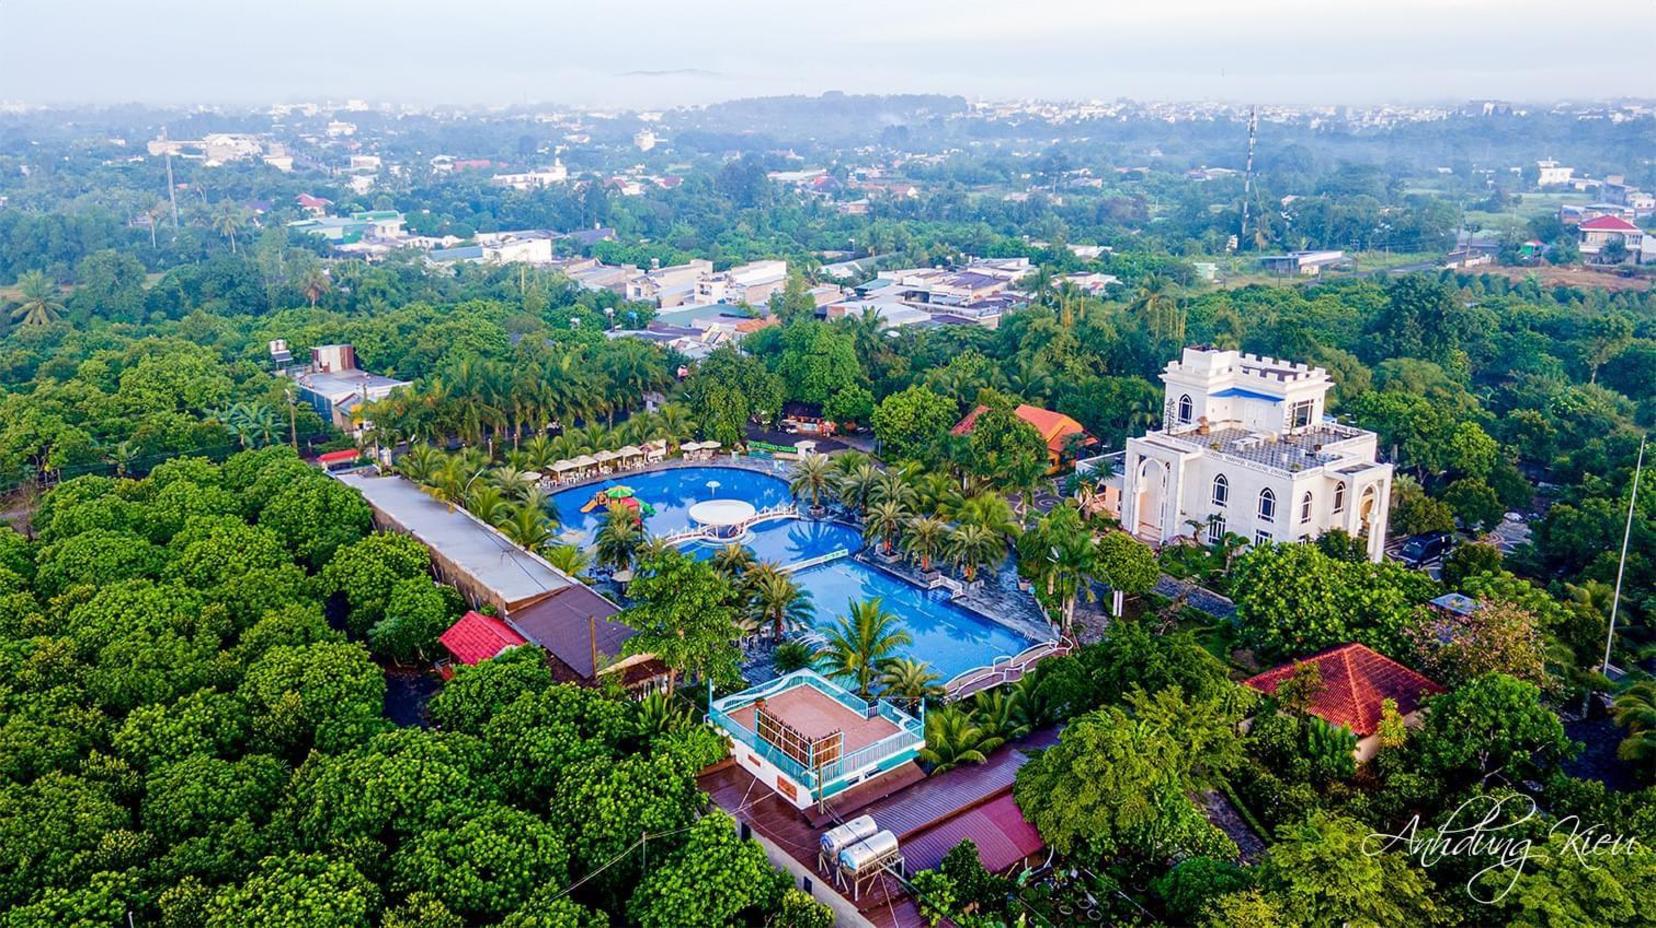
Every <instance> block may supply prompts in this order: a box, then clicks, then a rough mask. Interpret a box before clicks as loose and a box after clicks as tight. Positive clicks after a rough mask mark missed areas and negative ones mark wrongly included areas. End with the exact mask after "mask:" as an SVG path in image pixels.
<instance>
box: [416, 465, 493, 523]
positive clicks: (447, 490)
mask: <svg viewBox="0 0 1656 928" xmlns="http://www.w3.org/2000/svg"><path fill="white" fill-rule="evenodd" d="M481 473H482V468H481V467H479V466H476V465H475V463H474V461H473V460H472V459H471V458H469V457H468V456H467V455H465V454H463V453H462V454H451V455H448V456H447V457H445V458H443V462H442V464H440V465H439V466H438V467H437V470H436V471H434V472H432V473H431V474H430V475H429V476H428V477H427V478H426V481H425V484H426V492H428V493H430V494H431V495H432V496H435V497H437V498H438V499H440V500H442V501H443V502H445V503H448V505H449V508H450V509H453V508H454V507H455V506H458V505H460V504H462V503H463V502H464V501H465V499H466V496H467V494H468V493H469V492H470V490H471V485H472V481H474V480H476V479H477V477H478V476H479V474H481ZM468 508H469V507H468ZM473 515H476V513H473Z"/></svg>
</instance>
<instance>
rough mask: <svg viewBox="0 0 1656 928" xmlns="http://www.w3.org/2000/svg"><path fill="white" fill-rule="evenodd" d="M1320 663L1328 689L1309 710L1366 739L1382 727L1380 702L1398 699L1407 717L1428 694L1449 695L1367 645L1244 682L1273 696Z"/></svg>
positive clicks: (1341, 648) (1346, 647) (1323, 654)
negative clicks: (1304, 668) (1300, 670)
mask: <svg viewBox="0 0 1656 928" xmlns="http://www.w3.org/2000/svg"><path fill="white" fill-rule="evenodd" d="M1308 662H1309V663H1315V664H1316V665H1317V666H1318V667H1319V668H1320V669H1321V671H1322V681H1323V686H1322V689H1321V690H1319V691H1318V692H1317V694H1316V696H1315V697H1314V698H1313V699H1312V701H1311V705H1310V707H1309V708H1308V710H1307V711H1309V712H1310V713H1311V714H1312V715H1315V716H1316V717H1318V718H1320V719H1322V720H1323V721H1325V722H1328V723H1329V724H1331V725H1344V726H1346V727H1347V728H1349V729H1351V730H1352V731H1354V732H1356V733H1357V736H1358V737H1360V738H1363V737H1367V736H1369V735H1372V734H1374V732H1375V730H1376V729H1378V728H1379V727H1380V703H1381V702H1382V701H1383V700H1386V699H1395V700H1397V711H1398V712H1399V713H1401V714H1403V715H1408V714H1409V713H1411V712H1413V711H1415V710H1416V709H1419V708H1420V706H1421V704H1422V703H1424V702H1425V701H1426V697H1427V696H1432V695H1435V694H1437V693H1441V692H1443V687H1442V686H1440V685H1438V684H1437V683H1436V682H1435V681H1433V680H1432V679H1430V678H1428V677H1426V676H1424V675H1422V674H1419V673H1416V672H1415V671H1413V670H1410V669H1409V668H1407V667H1405V666H1403V665H1402V664H1399V663H1398V662H1396V661H1394V660H1392V659H1391V658H1389V657H1386V656H1385V655H1383V654H1380V653H1379V652H1376V651H1374V650H1372V649H1370V648H1368V647H1366V646H1364V645H1361V644H1355V643H1353V644H1345V645H1340V646H1339V647H1335V648H1329V649H1328V650H1327V651H1323V652H1321V653H1318V654H1313V655H1311V656H1310V657H1307V658H1305V659H1304V660H1302V661H1295V662H1292V663H1288V664H1284V665H1282V666H1281V667H1276V668H1273V669H1271V670H1267V671H1265V672H1264V673H1262V674H1260V675H1258V676H1256V677H1250V678H1248V679H1247V680H1244V681H1243V683H1244V684H1245V685H1247V686H1250V687H1252V688H1254V689H1256V690H1258V691H1259V692H1261V693H1265V694H1267V695H1269V694H1271V693H1275V692H1276V690H1277V687H1278V686H1279V685H1281V683H1282V681H1284V680H1287V679H1288V678H1289V677H1292V676H1293V675H1294V667H1295V665H1296V664H1299V663H1308Z"/></svg>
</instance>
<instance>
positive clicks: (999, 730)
mask: <svg viewBox="0 0 1656 928" xmlns="http://www.w3.org/2000/svg"><path fill="white" fill-rule="evenodd" d="M1022 693H1023V690H1021V689H1013V688H1008V687H998V688H996V689H992V690H984V691H983V692H981V693H979V694H977V695H976V696H975V697H973V698H972V720H973V721H974V722H976V723H977V725H978V727H979V728H981V729H983V730H984V732H986V733H987V734H990V735H993V736H994V737H997V738H999V739H1001V740H1002V741H1011V740H1013V739H1014V738H1022V737H1023V736H1024V735H1027V734H1029V731H1030V728H1029V723H1028V722H1027V721H1026V720H1025V719H1024V717H1023V714H1022V713H1021V712H1020V711H1019V707H1018V702H1019V700H1020V699H1021V698H1022Z"/></svg>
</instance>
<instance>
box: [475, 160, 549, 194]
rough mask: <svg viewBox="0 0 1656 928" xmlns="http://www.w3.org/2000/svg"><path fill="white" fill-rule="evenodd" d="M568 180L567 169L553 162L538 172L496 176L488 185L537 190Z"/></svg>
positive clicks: (490, 179)
mask: <svg viewBox="0 0 1656 928" xmlns="http://www.w3.org/2000/svg"><path fill="white" fill-rule="evenodd" d="M568 179H569V169H568V168H566V167H564V166H563V162H562V161H557V160H554V161H553V162H552V166H551V167H549V168H542V169H541V170H539V171H524V172H523V173H521V174H496V175H495V176H493V177H491V178H489V183H491V184H494V185H495V186H497V187H510V188H512V189H513V190H537V189H539V188H541V187H550V186H552V185H553V184H561V183H563V182H564V181H566V180H568Z"/></svg>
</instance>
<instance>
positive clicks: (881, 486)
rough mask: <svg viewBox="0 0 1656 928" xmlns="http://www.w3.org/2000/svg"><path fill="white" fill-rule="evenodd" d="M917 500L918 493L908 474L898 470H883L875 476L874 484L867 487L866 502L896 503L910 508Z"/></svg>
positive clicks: (871, 503) (912, 507)
mask: <svg viewBox="0 0 1656 928" xmlns="http://www.w3.org/2000/svg"><path fill="white" fill-rule="evenodd" d="M917 502H919V495H918V494H917V493H916V492H915V490H914V485H913V484H912V483H910V482H909V479H908V475H907V474H905V473H903V472H902V471H900V470H883V471H880V475H879V476H878V477H876V478H875V480H874V485H873V486H871V487H869V488H868V503H869V505H875V504H878V503H896V504H898V505H899V506H902V507H903V508H904V509H909V510H912V509H914V507H915V503H917Z"/></svg>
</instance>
